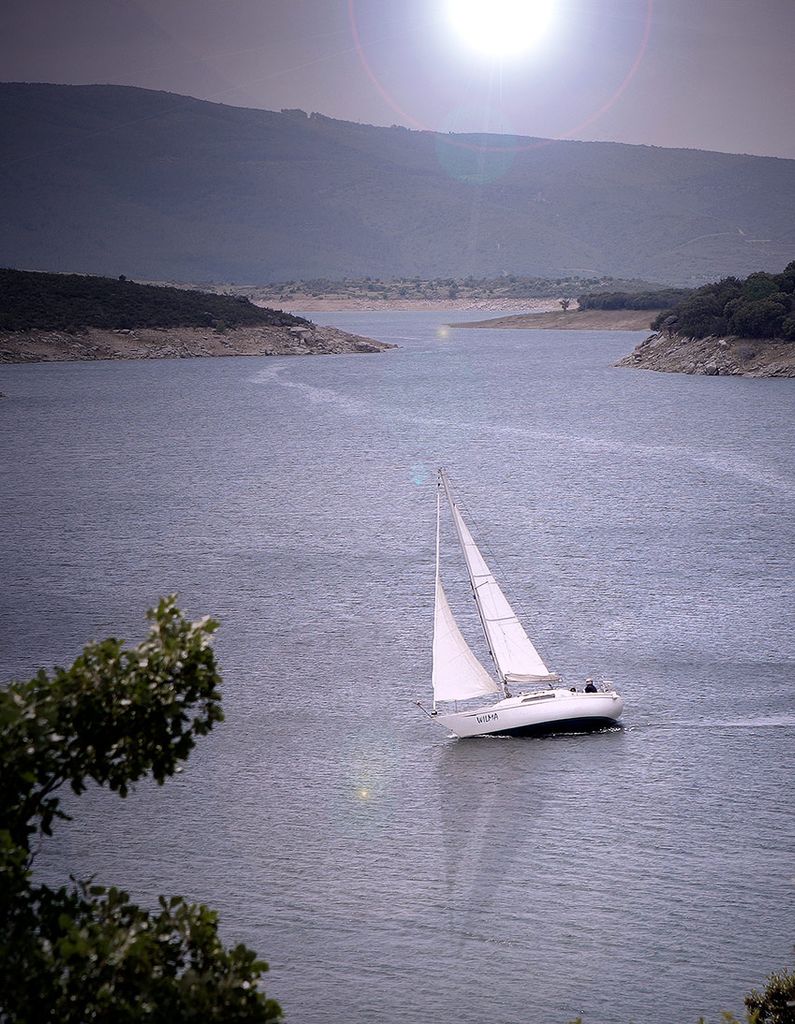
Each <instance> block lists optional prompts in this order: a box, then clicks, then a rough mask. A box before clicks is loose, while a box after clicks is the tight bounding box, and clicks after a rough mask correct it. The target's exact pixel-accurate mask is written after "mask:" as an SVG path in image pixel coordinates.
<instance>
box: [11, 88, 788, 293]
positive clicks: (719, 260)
mask: <svg viewBox="0 0 795 1024" xmlns="http://www.w3.org/2000/svg"><path fill="white" fill-rule="evenodd" d="M0 133H1V134H2V138H3V149H2V155H1V156H0V219H1V220H2V224H3V230H2V232H0V265H2V264H6V265H13V266H18V267H19V266H21V267H27V268H30V269H40V270H64V271H82V272H91V273H101V274H108V275H111V276H117V275H119V274H126V275H128V276H133V277H138V278H141V277H143V278H145V279H149V280H175V281H188V282H191V281H193V282H201V281H211V280H214V281H235V282H239V283H262V282H271V281H285V280H290V279H299V278H302V279H309V278H312V279H314V278H333V279H339V278H342V277H345V276H352V277H364V276H367V275H369V276H372V277H377V278H399V277H413V276H419V277H422V278H438V277H451V278H461V277H466V276H467V275H475V276H477V277H496V276H499V275H502V274H519V275H527V276H542V277H567V276H581V277H601V276H612V277H618V278H643V279H645V280H648V281H659V282H665V283H669V284H676V285H693V284H700V283H702V282H704V281H707V280H713V279H715V278H716V277H720V276H723V275H726V274H737V275H741V274H743V275H744V274H747V273H750V272H751V271H752V270H756V269H758V268H760V267H761V268H762V269H766V270H770V271H778V270H781V269H782V268H783V266H784V265H785V263H786V262H787V261H788V260H789V259H790V254H791V253H792V251H793V249H795V161H793V160H781V159H774V158H765V157H752V156H732V155H726V154H721V153H708V152H700V151H696V150H666V149H658V148H652V147H643V146H627V145H619V144H616V143H595V142H544V141H543V140H532V139H520V138H511V137H506V136H466V135H444V134H436V133H432V132H416V131H409V130H407V129H404V128H398V127H393V128H375V127H370V126H367V125H359V124H351V123H348V122H343V121H335V120H332V119H330V118H326V117H322V116H319V115H312V116H311V117H308V116H306V115H305V114H303V112H301V111H288V112H284V113H273V112H270V111H263V110H248V109H242V108H237V107H229V106H224V105H221V104H214V103H207V102H204V101H200V100H195V99H191V98H189V97H183V96H176V95H173V94H170V93H163V92H152V91H149V90H143V89H135V88H128V87H122V86H56V85H42V84H13V83H12V84H2V85H0ZM484 142H485V143H486V144H487V148H486V149H485V150H484V149H479V148H478V144H480V143H484Z"/></svg>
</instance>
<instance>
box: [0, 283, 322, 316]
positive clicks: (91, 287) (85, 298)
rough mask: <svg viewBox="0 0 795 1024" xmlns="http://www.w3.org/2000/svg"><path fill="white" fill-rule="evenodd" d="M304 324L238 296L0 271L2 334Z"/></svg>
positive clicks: (288, 314)
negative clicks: (95, 328) (88, 329)
mask: <svg viewBox="0 0 795 1024" xmlns="http://www.w3.org/2000/svg"><path fill="white" fill-rule="evenodd" d="M243 325H246V326H253V325H267V326H275V327H301V326H304V327H306V326H308V325H309V321H308V320H305V319H303V318H302V317H298V316H293V315H292V314H290V313H283V312H282V311H281V310H276V309H267V308H266V309H263V308H262V307H261V306H255V305H254V304H253V303H252V302H251V301H250V300H249V299H248V298H246V297H245V296H240V295H215V294H211V293H210V292H203V291H197V290H195V289H186V288H169V287H160V286H155V285H147V284H137V283H136V282H134V281H128V280H127V279H126V278H123V279H120V280H118V279H115V278H109V277H93V276H86V275H83V274H47V273H37V272H30V271H23V270H12V269H7V268H4V269H0V331H28V330H32V329H39V330H45V331H51V330H67V329H70V328H77V329H81V328H85V327H109V328H132V327H213V328H219V327H220V328H226V327H241V326H243Z"/></svg>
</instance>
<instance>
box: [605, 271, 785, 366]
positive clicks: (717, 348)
mask: <svg viewBox="0 0 795 1024" xmlns="http://www.w3.org/2000/svg"><path fill="white" fill-rule="evenodd" d="M651 327H652V330H653V331H655V333H654V334H652V335H651V336H650V337H647V338H646V339H645V340H644V341H642V342H641V343H640V345H638V346H637V348H636V349H635V350H634V351H633V352H631V353H630V354H629V355H627V356H625V357H624V358H623V359H622V360H620V362H618V363H617V364H616V365H617V366H623V367H631V368H638V369H646V370H659V371H662V372H664V373H694V374H706V375H708V376H718V377H723V376H733V377H737V376H739V377H795V261H793V262H792V263H790V264H788V266H786V267H785V268H784V270H783V271H782V272H781V273H780V274H767V273H762V272H758V273H755V274H751V275H749V276H748V277H747V278H746V279H745V280H743V281H740V280H738V279H737V278H736V277H727V278H723V279H722V280H721V281H716V282H715V283H714V284H709V285H704V286H703V287H702V288H696V289H695V290H693V291H692V292H690V293H689V294H688V295H687V296H685V298H684V299H682V300H681V301H680V302H678V303H676V304H675V305H674V306H673V308H671V309H667V310H664V311H663V312H661V313H659V314H658V315H657V317H656V318H655V319H654V320H653V321H652V324H651Z"/></svg>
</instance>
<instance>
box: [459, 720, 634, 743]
mask: <svg viewBox="0 0 795 1024" xmlns="http://www.w3.org/2000/svg"><path fill="white" fill-rule="evenodd" d="M617 725H618V721H617V719H615V718H564V719H562V720H561V721H559V722H538V723H536V724H535V725H520V726H519V727H518V728H516V729H495V730H494V732H490V733H481V734H480V735H481V736H483V735H488V736H551V735H553V734H554V733H557V732H596V731H597V730H599V729H606V728H608V727H609V726H617ZM472 738H473V739H474V737H472Z"/></svg>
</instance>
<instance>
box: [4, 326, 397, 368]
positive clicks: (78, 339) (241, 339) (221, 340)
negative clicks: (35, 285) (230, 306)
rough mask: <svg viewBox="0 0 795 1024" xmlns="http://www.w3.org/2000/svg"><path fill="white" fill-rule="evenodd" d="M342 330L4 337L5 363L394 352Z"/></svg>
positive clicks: (268, 328) (21, 334)
mask: <svg viewBox="0 0 795 1024" xmlns="http://www.w3.org/2000/svg"><path fill="white" fill-rule="evenodd" d="M394 347H395V346H394V345H388V344H386V343H385V342H381V341H373V340H372V339H370V338H362V337H360V336H359V335H357V334H349V333H348V332H347V331H341V330H339V329H338V328H336V327H317V326H315V325H314V324H311V325H309V326H308V327H297V328H296V327H278V326H270V325H265V326H251V327H235V328H230V329H228V330H226V331H223V332H218V331H214V330H212V329H210V328H201V327H173V328H163V329H156V328H139V329H136V330H103V329H99V328H89V329H87V330H85V331H83V332H80V333H66V332H65V331H19V332H0V362H3V363H40V362H53V361H70V360H84V359H189V358H193V357H201V356H306V355H341V354H344V353H350V352H383V351H385V350H386V349H389V348H394Z"/></svg>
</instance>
